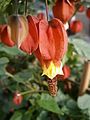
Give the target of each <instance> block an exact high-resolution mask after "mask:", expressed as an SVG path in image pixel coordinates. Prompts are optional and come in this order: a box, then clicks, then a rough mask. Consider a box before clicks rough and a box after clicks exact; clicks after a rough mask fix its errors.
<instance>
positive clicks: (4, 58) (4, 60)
mask: <svg viewBox="0 0 90 120" xmlns="http://www.w3.org/2000/svg"><path fill="white" fill-rule="evenodd" d="M8 62H9V59H8V58H6V57H2V58H0V65H1V64H6V63H8Z"/></svg>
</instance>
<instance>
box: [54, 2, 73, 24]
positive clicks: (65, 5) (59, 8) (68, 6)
mask: <svg viewBox="0 0 90 120" xmlns="http://www.w3.org/2000/svg"><path fill="white" fill-rule="evenodd" d="M74 12H75V5H74V0H57V1H56V3H55V5H54V6H53V14H54V17H56V18H58V19H60V20H61V21H62V22H63V23H66V22H68V20H69V19H70V18H71V17H72V16H73V14H74Z"/></svg>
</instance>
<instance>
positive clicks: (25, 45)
mask: <svg viewBox="0 0 90 120" xmlns="http://www.w3.org/2000/svg"><path fill="white" fill-rule="evenodd" d="M27 20H28V27H29V33H28V35H27V37H26V39H24V41H23V42H22V44H21V46H20V49H21V50H23V51H24V52H27V53H28V54H31V53H32V52H33V51H35V50H36V49H37V47H38V42H39V41H38V30H37V26H36V23H37V22H38V19H37V18H36V17H34V16H30V15H28V16H27ZM36 21H37V22H36Z"/></svg>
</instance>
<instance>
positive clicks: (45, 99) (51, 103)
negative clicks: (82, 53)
mask: <svg viewBox="0 0 90 120" xmlns="http://www.w3.org/2000/svg"><path fill="white" fill-rule="evenodd" d="M37 103H38V105H39V106H40V107H42V108H44V109H45V110H48V111H51V112H53V113H57V114H61V110H60V108H59V106H58V104H57V103H56V101H55V100H54V98H52V97H51V96H50V95H48V94H42V95H41V99H40V100H37Z"/></svg>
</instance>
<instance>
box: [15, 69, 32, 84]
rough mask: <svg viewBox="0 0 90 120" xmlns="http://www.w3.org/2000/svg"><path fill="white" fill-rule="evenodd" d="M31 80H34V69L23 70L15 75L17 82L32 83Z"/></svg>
mask: <svg viewBox="0 0 90 120" xmlns="http://www.w3.org/2000/svg"><path fill="white" fill-rule="evenodd" d="M31 79H34V76H33V70H32V69H27V70H23V71H21V72H18V73H17V74H16V75H14V80H15V81H17V82H23V81H30V80H31Z"/></svg>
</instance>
